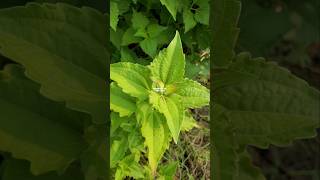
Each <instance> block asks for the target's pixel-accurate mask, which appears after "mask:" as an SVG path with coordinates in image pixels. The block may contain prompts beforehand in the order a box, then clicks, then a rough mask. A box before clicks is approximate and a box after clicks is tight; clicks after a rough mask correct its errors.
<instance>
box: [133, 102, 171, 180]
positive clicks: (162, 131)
mask: <svg viewBox="0 0 320 180" xmlns="http://www.w3.org/2000/svg"><path fill="white" fill-rule="evenodd" d="M138 109H139V110H140V111H138V112H137V118H139V121H140V122H141V125H142V126H141V133H142V136H143V137H144V138H145V144H146V146H147V147H148V161H149V165H150V168H151V171H152V173H153V174H155V172H156V170H157V166H158V163H159V161H160V159H161V157H162V156H163V154H164V152H165V150H166V149H167V148H168V146H169V142H170V138H169V137H170V135H169V131H168V127H167V125H166V123H165V118H164V117H163V115H162V114H160V113H158V112H157V111H155V110H153V108H152V106H150V105H149V104H147V103H141V104H139V108H138Z"/></svg>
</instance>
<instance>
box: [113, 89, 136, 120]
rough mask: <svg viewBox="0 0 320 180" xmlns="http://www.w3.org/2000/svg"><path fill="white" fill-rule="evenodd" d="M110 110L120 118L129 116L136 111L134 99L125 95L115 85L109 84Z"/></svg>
mask: <svg viewBox="0 0 320 180" xmlns="http://www.w3.org/2000/svg"><path fill="white" fill-rule="evenodd" d="M110 109H111V110H113V111H115V112H118V113H119V114H120V117H123V116H130V115H131V114H132V113H134V112H135V110H136V104H135V99H134V98H132V97H131V96H129V95H127V94H126V93H124V92H123V91H122V89H121V88H120V87H118V86H117V85H116V84H115V83H111V84H110Z"/></svg>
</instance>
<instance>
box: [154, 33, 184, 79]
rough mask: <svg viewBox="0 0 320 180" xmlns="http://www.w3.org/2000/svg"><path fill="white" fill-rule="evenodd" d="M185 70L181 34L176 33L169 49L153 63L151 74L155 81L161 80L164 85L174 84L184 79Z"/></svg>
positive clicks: (161, 53)
mask: <svg viewBox="0 0 320 180" xmlns="http://www.w3.org/2000/svg"><path fill="white" fill-rule="evenodd" d="M184 68H185V57H184V54H183V49H182V44H181V39H180V35H179V32H178V31H176V35H175V37H174V39H173V40H172V41H171V42H170V44H169V46H168V47H167V49H166V50H164V51H162V52H160V54H159V55H158V56H157V57H156V58H155V60H154V61H153V62H152V63H151V65H150V69H151V74H152V77H153V79H155V80H160V81H162V82H163V83H164V84H172V83H174V82H178V81H181V80H182V79H183V76H184Z"/></svg>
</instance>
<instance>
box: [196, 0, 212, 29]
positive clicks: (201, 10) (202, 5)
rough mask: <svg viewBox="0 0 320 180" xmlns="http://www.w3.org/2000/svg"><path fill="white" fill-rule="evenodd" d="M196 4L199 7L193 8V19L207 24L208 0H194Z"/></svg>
mask: <svg viewBox="0 0 320 180" xmlns="http://www.w3.org/2000/svg"><path fill="white" fill-rule="evenodd" d="M195 4H196V5H198V6H199V7H198V8H197V9H196V10H195V11H196V12H195V14H194V19H195V20H196V21H197V22H199V23H201V24H204V25H209V14H210V13H209V11H210V8H209V7H210V5H209V0H196V2H195Z"/></svg>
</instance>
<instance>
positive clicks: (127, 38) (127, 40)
mask: <svg viewBox="0 0 320 180" xmlns="http://www.w3.org/2000/svg"><path fill="white" fill-rule="evenodd" d="M135 33H136V30H135V29H133V28H132V27H130V28H128V29H127V30H126V31H125V32H124V34H123V36H122V41H121V46H127V45H130V44H133V43H138V42H140V41H141V40H142V38H140V37H136V36H134V34H135Z"/></svg>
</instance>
